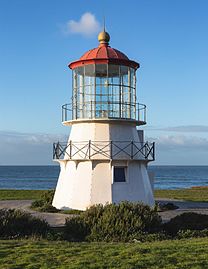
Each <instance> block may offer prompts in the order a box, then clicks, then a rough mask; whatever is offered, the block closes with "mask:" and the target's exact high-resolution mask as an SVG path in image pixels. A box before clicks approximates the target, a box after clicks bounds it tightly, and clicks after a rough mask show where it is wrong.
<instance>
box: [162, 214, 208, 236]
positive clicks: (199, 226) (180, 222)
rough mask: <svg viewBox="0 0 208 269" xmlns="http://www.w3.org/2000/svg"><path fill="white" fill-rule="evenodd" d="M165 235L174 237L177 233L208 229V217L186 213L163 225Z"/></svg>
mask: <svg viewBox="0 0 208 269" xmlns="http://www.w3.org/2000/svg"><path fill="white" fill-rule="evenodd" d="M163 227H164V230H165V232H166V233H167V234H169V235H172V236H175V235H177V233H178V232H179V231H187V230H205V229H208V215H203V214H198V213H193V212H187V213H183V214H181V215H179V216H176V217H175V218H172V219H171V220H170V221H169V222H167V223H165V224H164V225H163Z"/></svg>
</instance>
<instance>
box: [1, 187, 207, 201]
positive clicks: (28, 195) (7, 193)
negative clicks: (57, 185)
mask: <svg viewBox="0 0 208 269" xmlns="http://www.w3.org/2000/svg"><path fill="white" fill-rule="evenodd" d="M45 192H46V191H45V190H0V200H38V199H41V195H44V193H45ZM154 195H155V198H168V199H178V200H185V201H193V202H208V187H193V188H190V189H179V190H155V192H154Z"/></svg>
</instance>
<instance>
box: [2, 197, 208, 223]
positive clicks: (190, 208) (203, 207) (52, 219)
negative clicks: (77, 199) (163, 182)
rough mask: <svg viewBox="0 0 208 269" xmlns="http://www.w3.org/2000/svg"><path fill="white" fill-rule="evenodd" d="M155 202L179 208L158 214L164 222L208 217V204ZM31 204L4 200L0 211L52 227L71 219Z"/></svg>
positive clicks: (171, 200)
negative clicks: (26, 216) (186, 215)
mask: <svg viewBox="0 0 208 269" xmlns="http://www.w3.org/2000/svg"><path fill="white" fill-rule="evenodd" d="M156 201H157V202H160V203H168V202H172V203H174V204H175V205H177V206H178V207H179V209H176V210H169V211H165V212H159V215H160V216H161V217H162V220H163V221H164V222H166V221H168V220H170V219H171V218H173V217H175V216H177V215H180V214H182V213H184V212H196V213H201V214H206V215H208V203H201V202H187V201H182V200H174V199H162V198H161V199H160V198H158V199H156ZM31 203H32V200H5V201H0V209H1V208H17V209H21V210H24V211H27V212H29V213H31V214H32V215H33V216H35V217H39V218H42V219H45V220H46V221H47V222H48V223H49V224H50V225H51V226H53V227H59V226H63V225H64V223H65V219H66V218H67V217H72V215H66V214H61V213H45V212H37V211H34V210H32V209H30V205H31Z"/></svg>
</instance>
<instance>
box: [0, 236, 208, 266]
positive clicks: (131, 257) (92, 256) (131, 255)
mask: <svg viewBox="0 0 208 269" xmlns="http://www.w3.org/2000/svg"><path fill="white" fill-rule="evenodd" d="M0 268H2V269H17V268H24V269H38V268H50V269H57V268H59V269H66V268H67V269H73V268H77V269H78V268H86V269H87V268H102V269H104V268H109V269H115V268H121V269H126V268H131V269H136V268H143V269H177V268H180V269H187V268H189V269H196V268H197V269H200V268H208V237H206V238H200V239H198V238H196V239H191V240H190V239H183V240H166V241H161V242H151V243H149V242H148V243H142V244H141V243H139V242H137V243H71V242H65V241H46V240H32V239H30V240H29V239H28V240H1V241H0Z"/></svg>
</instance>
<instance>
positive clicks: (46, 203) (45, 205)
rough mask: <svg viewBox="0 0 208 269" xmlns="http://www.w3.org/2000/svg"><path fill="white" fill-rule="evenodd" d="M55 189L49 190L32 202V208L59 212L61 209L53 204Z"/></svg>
mask: <svg viewBox="0 0 208 269" xmlns="http://www.w3.org/2000/svg"><path fill="white" fill-rule="evenodd" d="M54 193H55V190H47V191H45V192H44V193H43V194H42V195H41V197H40V198H41V199H39V200H35V201H33V202H32V204H31V208H32V209H36V210H38V211H41V212H51V213H55V212H59V211H60V210H59V209H57V208H55V207H54V206H52V201H53V196H54Z"/></svg>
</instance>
